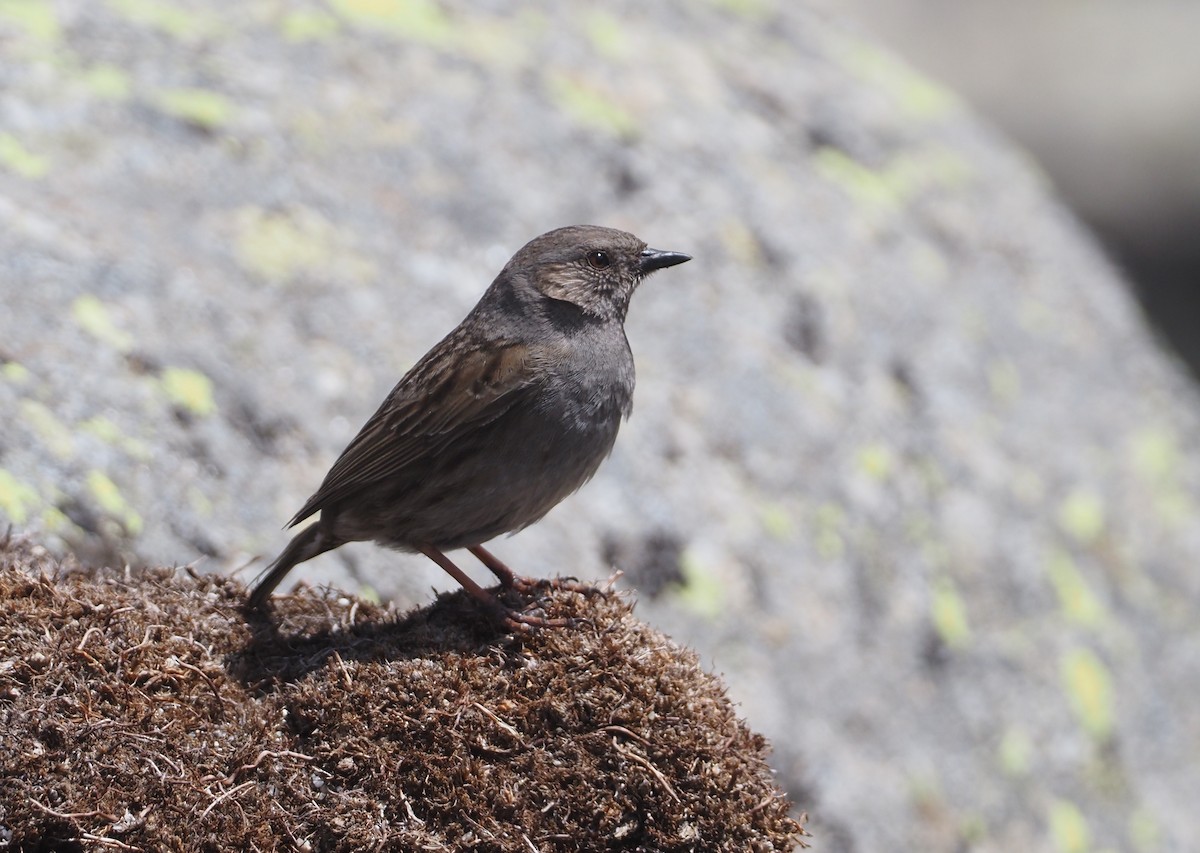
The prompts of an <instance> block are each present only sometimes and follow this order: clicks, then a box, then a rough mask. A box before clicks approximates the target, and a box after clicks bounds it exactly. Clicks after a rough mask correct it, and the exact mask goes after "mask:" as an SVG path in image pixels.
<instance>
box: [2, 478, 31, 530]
mask: <svg viewBox="0 0 1200 853" xmlns="http://www.w3.org/2000/svg"><path fill="white" fill-rule="evenodd" d="M37 503H38V493H37V490H36V489H34V488H33V487H32V486H30V485H28V484H27V483H22V482H21V481H20V480H18V479H17V478H16V477H15V476H13V474H12V472H11V471H8V470H6V469H4V468H0V514H3V515H4V516H7V518H8V520H9V521H10V522H12V523H13V524H18V525H20V524H24V523H25V522H26V521H28V520H29V513H30V510H32V509H33V507H34V506H35V505H36V504H37Z"/></svg>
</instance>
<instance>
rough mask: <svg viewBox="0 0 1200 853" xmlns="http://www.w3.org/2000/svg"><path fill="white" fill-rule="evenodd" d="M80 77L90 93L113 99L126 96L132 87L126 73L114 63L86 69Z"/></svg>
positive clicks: (117, 99)
mask: <svg viewBox="0 0 1200 853" xmlns="http://www.w3.org/2000/svg"><path fill="white" fill-rule="evenodd" d="M80 79H81V80H82V81H83V84H84V86H86V87H87V88H88V90H89V91H90V92H91V93H92V94H94V95H97V96H98V97H101V98H108V99H109V100H113V101H120V100H124V99H125V98H128V97H129V92H130V90H131V88H132V87H131V85H130V82H129V75H128V74H126V73H125V72H124V71H123V70H122V69H120V68H118V67H117V66H115V65H108V64H105V63H100V64H98V65H93V66H92V67H91V68H88V69H86V70H85V71H83V72H82V73H81V75H80Z"/></svg>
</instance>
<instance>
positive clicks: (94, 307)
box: [71, 293, 133, 352]
mask: <svg viewBox="0 0 1200 853" xmlns="http://www.w3.org/2000/svg"><path fill="white" fill-rule="evenodd" d="M71 319H73V320H74V321H75V324H76V325H77V326H79V328H81V329H83V330H84V331H85V332H87V333H88V334H89V335H91V336H92V337H93V338H95V339H96V340H98V341H100V343H102V344H108V345H109V346H110V347H112V348H113V349H115V350H118V351H120V352H125V351H126V350H128V349H129V348H130V347H131V346H133V338H132V337H131V336H130V335H129V333H128V332H125V331H123V330H122V329H119V328H117V325H116V324H115V323H114V322H113V320H112V317H110V316H109V313H108V307H107V306H106V305H105V304H104V303H103V302H101V301H100V300H99V299H97V298H96V297H95V296H92V295H91V294H90V293H89V294H85V295H83V296H80V297H79V298H78V299H76V300H75V301H74V302H73V303H71Z"/></svg>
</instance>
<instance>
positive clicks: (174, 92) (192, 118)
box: [155, 88, 233, 130]
mask: <svg viewBox="0 0 1200 853" xmlns="http://www.w3.org/2000/svg"><path fill="white" fill-rule="evenodd" d="M155 100H156V102H157V103H158V106H159V108H160V109H161V110H162V111H163V112H165V113H167V114H168V115H172V116H174V117H175V118H177V119H180V120H181V121H185V122H187V123H188V124H190V125H193V126H194V127H198V128H200V129H202V130H216V129H218V128H221V127H224V126H225V125H227V124H229V122H230V121H231V120H232V119H233V104H232V103H230V101H229V99H228V98H226V97H225V96H224V95H222V94H221V93H219V92H213V91H211V90H209V89H196V88H191V89H168V90H165V91H163V92H159V93H158V96H157V97H156V98H155Z"/></svg>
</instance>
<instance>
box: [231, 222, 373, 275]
mask: <svg viewBox="0 0 1200 853" xmlns="http://www.w3.org/2000/svg"><path fill="white" fill-rule="evenodd" d="M234 227H235V228H236V230H237V235H236V238H235V250H236V252H237V260H238V263H239V264H241V265H242V267H243V268H244V269H246V270H248V271H249V272H252V273H254V274H256V275H259V276H261V277H263V278H265V279H268V280H270V281H279V282H283V281H288V280H290V279H292V278H294V277H296V276H297V275H299V274H300V273H303V272H308V273H311V274H318V275H324V274H330V273H334V272H336V275H337V276H338V277H339V278H341V279H343V280H350V281H364V280H366V279H368V278H369V277H371V276H372V275H374V273H375V267H374V265H373V264H372V263H371V262H370V261H368V260H366V259H364V258H362V257H360V256H359V255H358V254H357V253H355V252H354V251H353V250H352V249H351V248H350V245H349V244H350V238H349V236H348V235H344V234H343V233H342V232H341V231H340V230H339V229H338V228H337V227H336V226H334V225H333V224H332V223H330V222H329V221H328V220H327V219H325V217H323V216H321V214H319V213H317V212H316V211H315V210H311V209H309V208H306V207H296V208H291V209H289V210H287V211H271V210H263V209H262V208H258V207H244V208H241V209H240V210H238V211H237V213H236V214H235V215H234Z"/></svg>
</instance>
